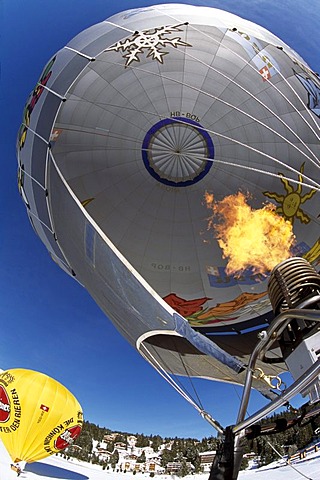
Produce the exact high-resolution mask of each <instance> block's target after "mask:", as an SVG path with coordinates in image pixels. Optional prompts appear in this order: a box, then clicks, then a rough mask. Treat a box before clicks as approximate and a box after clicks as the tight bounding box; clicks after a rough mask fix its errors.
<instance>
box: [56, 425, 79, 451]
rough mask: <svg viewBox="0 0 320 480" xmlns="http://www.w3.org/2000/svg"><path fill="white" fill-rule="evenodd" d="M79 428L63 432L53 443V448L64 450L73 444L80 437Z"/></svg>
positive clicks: (77, 426)
mask: <svg viewBox="0 0 320 480" xmlns="http://www.w3.org/2000/svg"><path fill="white" fill-rule="evenodd" d="M80 432H81V427H80V425H76V426H75V427H71V428H68V429H67V430H65V431H64V432H63V433H62V434H61V435H60V436H59V437H58V438H57V440H56V441H55V442H54V444H55V445H54V446H55V448H56V449H57V450H64V449H65V448H67V447H69V446H70V445H72V444H73V442H74V440H75V439H76V438H77V436H78V435H80Z"/></svg>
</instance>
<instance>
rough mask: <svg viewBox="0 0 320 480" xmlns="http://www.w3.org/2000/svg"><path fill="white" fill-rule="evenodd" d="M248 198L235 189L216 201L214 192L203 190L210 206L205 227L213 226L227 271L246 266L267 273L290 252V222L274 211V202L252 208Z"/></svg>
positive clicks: (233, 271) (287, 256) (292, 237)
mask: <svg viewBox="0 0 320 480" xmlns="http://www.w3.org/2000/svg"><path fill="white" fill-rule="evenodd" d="M248 198H249V195H244V194H243V193H242V192H238V193H237V194H235V195H229V196H227V197H225V198H224V199H223V200H221V201H219V202H216V201H215V200H214V196H213V194H210V193H207V192H206V194H205V200H206V204H207V207H208V208H210V209H211V210H212V216H211V217H210V219H209V224H208V229H209V228H213V229H214V231H215V236H216V238H217V241H218V244H219V246H220V247H221V249H222V251H223V255H222V257H223V258H227V259H228V264H227V267H226V272H227V274H229V275H230V274H239V273H241V272H242V271H243V270H245V269H246V268H252V269H253V272H254V273H262V274H266V273H267V272H268V271H270V270H272V268H273V267H274V266H275V265H277V264H278V263H280V262H282V261H283V260H285V259H286V258H289V257H290V256H291V253H290V249H291V248H292V246H293V243H294V240H295V237H294V234H293V231H292V224H291V222H289V221H287V220H285V219H284V218H283V217H281V216H280V215H277V214H276V213H275V208H276V207H275V206H274V205H273V204H271V203H267V204H266V205H265V206H264V207H263V208H260V209H257V210H254V209H252V208H251V207H250V205H248V203H247V200H248Z"/></svg>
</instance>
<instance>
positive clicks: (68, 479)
mask: <svg viewBox="0 0 320 480" xmlns="http://www.w3.org/2000/svg"><path fill="white" fill-rule="evenodd" d="M11 463H12V462H11V459H10V457H9V455H8V453H7V451H6V450H5V448H4V446H3V444H2V443H1V442H0V480H12V479H17V474H16V473H15V472H14V471H12V470H11V469H10V464H11ZM277 465H279V464H278V462H274V463H272V464H270V465H268V466H265V467H262V468H260V469H257V470H251V471H244V472H241V473H240V475H239V479H240V480H280V479H282V480H283V479H288V480H302V479H303V478H307V479H310V480H320V451H319V452H317V453H313V454H310V455H309V456H308V457H307V459H304V460H301V461H298V462H296V463H295V464H294V465H293V467H294V469H293V468H292V467H290V466H280V467H279V466H277ZM298 472H301V473H298ZM154 478H155V480H176V479H178V477H176V476H170V475H161V476H158V475H157V476H155V477H154ZM207 478H208V474H205V475H204V474H203V475H188V476H186V477H184V480H207ZM19 479H26V480H40V479H42V480H88V479H89V480H113V479H115V480H148V479H150V476H149V475H148V474H139V473H137V474H136V475H132V473H113V472H112V473H109V472H108V471H107V470H102V468H101V467H100V466H97V465H91V464H88V463H84V462H79V461H77V460H75V459H74V460H65V459H64V458H62V457H57V456H55V455H54V456H52V457H49V458H46V459H44V460H41V461H40V462H36V463H31V464H29V465H27V466H26V469H25V470H24V471H23V472H22V473H21V475H20V476H19Z"/></svg>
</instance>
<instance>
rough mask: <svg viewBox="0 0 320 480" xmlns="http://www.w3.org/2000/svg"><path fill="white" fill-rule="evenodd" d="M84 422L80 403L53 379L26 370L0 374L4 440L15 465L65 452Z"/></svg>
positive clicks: (0, 429) (0, 431)
mask: <svg viewBox="0 0 320 480" xmlns="http://www.w3.org/2000/svg"><path fill="white" fill-rule="evenodd" d="M82 423H83V414H82V410H81V406H80V404H79V402H78V400H77V399H76V398H75V397H74V396H73V395H72V393H71V392H69V390H67V388H66V387H64V386H63V385H62V384H61V383H59V382H57V381H56V380H54V379H53V378H51V377H48V376H47V375H45V374H43V373H40V372H36V371H33V370H26V369H23V368H13V369H10V370H6V371H4V372H2V373H0V438H1V440H2V442H3V444H4V445H5V447H6V449H7V451H8V453H9V454H10V456H11V458H12V460H13V462H20V461H25V462H28V463H31V462H35V461H37V460H41V459H42V458H45V457H48V456H49V455H52V454H54V453H58V452H61V451H62V450H64V449H65V448H66V447H68V446H70V445H72V443H73V442H74V440H75V439H76V438H77V437H78V435H79V434H80V432H81V427H82Z"/></svg>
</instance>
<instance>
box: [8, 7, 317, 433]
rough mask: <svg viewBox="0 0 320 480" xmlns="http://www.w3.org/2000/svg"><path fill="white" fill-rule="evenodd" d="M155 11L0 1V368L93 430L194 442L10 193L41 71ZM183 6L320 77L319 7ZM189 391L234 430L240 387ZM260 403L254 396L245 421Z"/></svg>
mask: <svg viewBox="0 0 320 480" xmlns="http://www.w3.org/2000/svg"><path fill="white" fill-rule="evenodd" d="M153 3H160V2H152V1H151V2H150V1H149V2H148V1H146V0H145V1H141V0H135V1H133V0H131V1H130V0H119V1H118V2H111V1H109V0H68V1H66V0H55V1H50V0H47V1H46V2H44V1H43V0H29V1H25V0H2V2H1V4H0V9H1V10H0V16H1V25H2V27H1V29H2V45H1V70H2V73H1V89H0V95H1V105H2V107H1V120H0V121H1V162H2V171H1V175H0V185H1V189H0V192H1V205H2V209H1V224H2V235H1V240H0V256H1V275H0V292H1V293H0V295H1V303H0V322H1V324H0V325H1V348H0V368H3V369H7V368H15V367H22V368H30V369H34V370H39V371H42V372H44V373H46V374H48V375H50V376H53V377H54V378H56V379H57V380H59V381H60V382H62V383H63V384H65V385H66V386H67V387H68V388H69V389H70V390H71V391H72V392H73V393H74V394H75V396H76V397H77V398H78V400H79V401H80V403H81V404H82V407H83V410H84V415H85V418H86V419H87V420H89V421H92V422H94V423H97V424H99V425H100V426H106V427H108V428H111V429H112V430H119V431H128V432H131V433H136V432H142V433H145V434H160V435H162V436H164V437H165V436H180V437H182V436H184V437H196V438H202V437H204V436H210V435H212V434H215V431H214V430H212V427H210V426H209V425H208V424H206V423H205V422H204V421H203V420H202V419H201V417H199V414H198V413H197V412H196V411H194V410H193V408H192V407H191V406H189V404H187V403H186V402H185V400H183V399H182V398H181V397H180V396H179V395H178V394H177V393H176V392H175V391H174V390H172V389H171V387H170V386H169V385H167V384H166V382H165V381H164V380H163V379H162V378H161V377H159V376H158V374H157V373H156V372H155V371H154V370H153V369H152V367H151V366H149V365H148V364H147V363H146V362H145V361H144V360H143V359H142V358H141V357H140V356H139V355H138V354H137V353H136V352H135V350H134V349H133V348H132V347H131V346H130V345H128V344H127V343H126V342H125V340H123V339H122V337H121V336H120V334H118V332H117V331H116V330H115V328H114V327H113V326H112V324H111V323H110V322H109V321H108V320H107V318H106V317H105V316H104V314H103V313H102V312H101V311H100V309H99V308H98V307H97V306H96V305H95V303H94V301H93V300H92V299H91V298H90V297H89V295H88V294H87V292H86V291H85V290H84V289H83V288H82V287H81V286H80V285H78V284H77V283H76V282H75V281H73V280H72V279H71V278H70V277H68V276H67V275H66V274H65V273H64V272H62V271H61V270H60V269H59V268H58V267H57V266H56V265H55V264H54V262H52V260H51V258H50V256H49V255H48V253H47V251H46V249H45V247H44V246H43V245H42V243H41V242H40V240H39V239H38V238H37V236H36V235H35V234H34V232H33V230H32V227H31V225H30V224H29V221H28V218H27V215H26V212H25V207H24V204H23V202H22V201H21V199H20V196H19V193H18V189H17V180H16V173H17V160H16V154H15V140H16V135H17V131H18V128H19V125H20V122H21V119H22V111H23V107H24V104H25V101H26V99H27V96H28V94H29V93H30V91H31V90H32V89H33V87H34V85H35V83H36V81H37V80H38V77H39V75H40V73H41V71H42V68H43V66H44V65H45V64H46V62H47V61H48V60H49V58H50V57H51V56H52V55H53V54H54V53H55V52H56V51H57V50H59V49H60V48H62V47H63V46H64V45H65V44H66V43H67V42H68V41H69V40H70V39H71V38H72V37H74V36H75V35H76V34H77V33H79V32H81V31H82V30H83V29H85V28H87V27H89V26H91V25H93V24H95V23H98V22H100V21H102V20H104V19H106V18H107V17H109V16H110V15H112V14H114V13H116V12H118V11H121V10H126V9H128V8H134V7H139V6H146V5H150V4H153ZM163 3H165V2H163ZM167 3H169V2H167ZM170 3H173V2H170ZM174 3H178V2H174ZM181 3H198V4H200V5H207V6H213V7H217V8H223V9H225V10H228V11H231V12H233V13H235V14H238V15H240V16H243V17H245V18H248V19H249V20H252V21H255V22H257V23H260V24H261V25H263V26H264V27H266V28H268V29H269V30H271V31H272V32H273V33H275V34H276V35H277V36H279V37H280V38H282V40H284V41H285V42H286V43H288V44H289V45H290V46H291V47H293V48H294V49H295V50H296V51H297V52H298V53H299V54H300V55H301V56H302V57H303V58H305V60H306V61H307V62H308V63H309V64H310V65H311V67H312V68H313V69H314V70H315V71H317V70H318V71H319V70H320V55H319V47H318V40H319V31H318V26H319V24H320V1H319V0H309V1H308V2H301V1H298V0H283V1H282V2H281V5H278V2H277V1H274V2H270V1H266V0H256V1H246V0H242V1H239V0H238V1H236V0H224V1H223V0H220V1H218V0H211V1H199V2H181ZM195 383H196V386H197V389H198V390H199V392H200V393H199V394H200V397H201V399H202V401H203V405H204V407H205V408H206V409H208V410H209V411H210V412H211V413H212V414H213V416H214V417H215V418H217V419H218V420H219V421H220V423H222V424H223V425H227V424H232V423H234V421H235V418H236V414H237V410H236V409H237V407H238V404H239V395H240V394H241V389H240V388H239V387H234V386H232V385H223V384H218V383H212V382H211V383H210V382H204V383H203V382H198V381H197V382H195ZM190 389H192V386H190ZM263 403H264V402H263V400H262V399H261V398H260V396H258V395H257V394H254V395H253V402H252V404H251V406H250V410H251V413H252V411H253V410H254V409H255V408H256V407H258V406H259V405H262V404H263Z"/></svg>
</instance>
